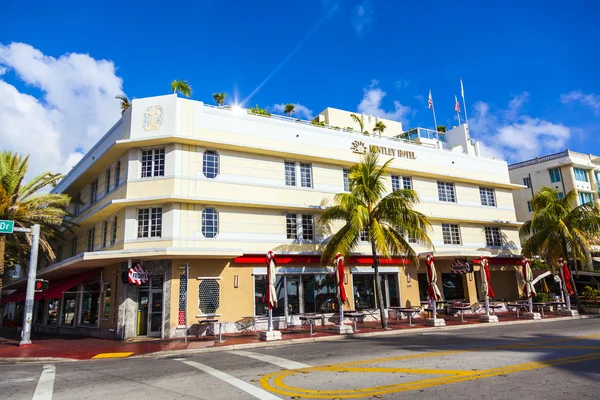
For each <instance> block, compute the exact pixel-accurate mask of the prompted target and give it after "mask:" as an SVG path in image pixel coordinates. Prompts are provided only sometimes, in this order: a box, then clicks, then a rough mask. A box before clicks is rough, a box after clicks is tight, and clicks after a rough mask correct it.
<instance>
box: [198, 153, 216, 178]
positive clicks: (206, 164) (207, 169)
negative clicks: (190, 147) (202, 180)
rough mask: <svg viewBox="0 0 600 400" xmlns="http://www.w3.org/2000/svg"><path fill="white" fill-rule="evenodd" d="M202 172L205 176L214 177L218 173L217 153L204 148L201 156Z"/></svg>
mask: <svg viewBox="0 0 600 400" xmlns="http://www.w3.org/2000/svg"><path fill="white" fill-rule="evenodd" d="M202 172H203V173H204V176H205V177H207V178H211V179H212V178H216V177H217V175H219V153H217V152H216V151H214V150H206V151H205V152H204V155H203V156H202Z"/></svg>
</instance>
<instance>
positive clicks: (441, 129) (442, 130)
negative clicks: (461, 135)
mask: <svg viewBox="0 0 600 400" xmlns="http://www.w3.org/2000/svg"><path fill="white" fill-rule="evenodd" d="M437 131H438V132H441V133H444V132H446V125H438V126H437Z"/></svg>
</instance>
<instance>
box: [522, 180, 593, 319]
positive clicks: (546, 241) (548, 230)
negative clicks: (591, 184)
mask: <svg viewBox="0 0 600 400" xmlns="http://www.w3.org/2000/svg"><path fill="white" fill-rule="evenodd" d="M576 199H577V192H576V191H575V190H571V191H570V192H568V193H567V194H566V195H565V196H564V197H563V198H560V199H559V198H558V192H557V191H556V190H554V189H553V188H549V187H543V188H541V189H540V191H539V192H537V193H536V194H535V196H533V199H532V200H531V205H532V207H533V219H531V220H530V221H527V222H525V223H524V224H523V226H521V228H520V230H519V235H520V236H521V242H523V252H524V253H525V254H529V255H532V254H539V255H540V256H541V257H542V258H544V259H545V260H546V263H548V264H550V265H556V262H557V261H558V259H559V258H564V259H565V260H568V256H569V253H570V254H571V256H572V257H573V267H574V268H575V269H577V260H578V259H580V260H581V259H585V260H586V263H587V265H588V268H589V265H591V264H592V255H591V251H590V247H591V244H590V241H592V240H595V238H596V236H597V235H598V231H600V208H598V206H597V205H596V204H595V202H589V203H586V204H582V205H580V206H576V207H573V205H574V204H575V201H576ZM592 269H593V267H592ZM571 279H572V278H571ZM572 285H573V290H574V291H575V301H576V302H577V307H578V308H579V309H580V311H582V308H581V301H580V299H579V295H578V293H577V288H576V287H575V282H574V280H573V281H572Z"/></svg>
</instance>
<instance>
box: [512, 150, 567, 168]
mask: <svg viewBox="0 0 600 400" xmlns="http://www.w3.org/2000/svg"><path fill="white" fill-rule="evenodd" d="M568 155H569V150H565V151H561V152H560V153H554V154H548V155H547V156H543V157H536V158H534V159H532V160H527V161H521V162H519V163H516V164H511V165H509V166H508V169H509V170H510V169H516V168H522V167H527V166H529V165H534V164H539V163H543V162H546V161H550V160H556V159H557V158H561V157H566V156H568Z"/></svg>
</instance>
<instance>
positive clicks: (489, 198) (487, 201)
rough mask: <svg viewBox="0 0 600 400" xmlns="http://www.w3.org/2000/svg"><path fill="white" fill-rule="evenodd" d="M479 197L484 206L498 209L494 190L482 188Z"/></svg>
mask: <svg viewBox="0 0 600 400" xmlns="http://www.w3.org/2000/svg"><path fill="white" fill-rule="evenodd" d="M479 197H480V198H481V205H482V206H489V207H496V196H495V194H494V189H491V188H484V187H480V188H479Z"/></svg>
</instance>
